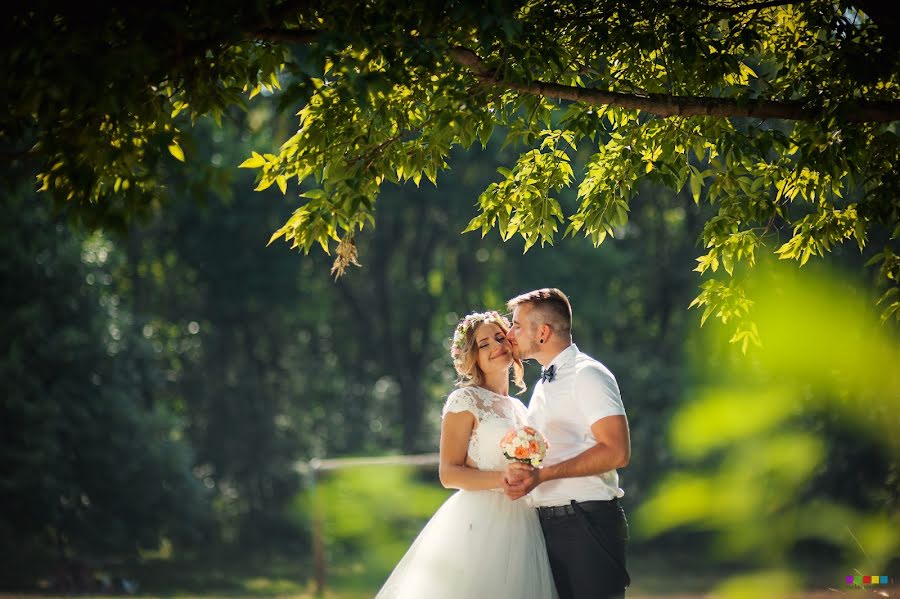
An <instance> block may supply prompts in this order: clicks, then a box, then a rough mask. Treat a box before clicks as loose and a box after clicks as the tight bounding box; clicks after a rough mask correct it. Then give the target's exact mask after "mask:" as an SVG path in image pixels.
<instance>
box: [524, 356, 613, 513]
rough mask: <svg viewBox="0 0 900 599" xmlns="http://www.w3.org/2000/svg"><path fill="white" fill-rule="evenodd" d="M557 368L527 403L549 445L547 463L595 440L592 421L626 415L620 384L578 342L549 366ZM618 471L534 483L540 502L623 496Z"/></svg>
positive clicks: (531, 421)
mask: <svg viewBox="0 0 900 599" xmlns="http://www.w3.org/2000/svg"><path fill="white" fill-rule="evenodd" d="M550 366H555V367H556V376H555V378H554V379H553V381H552V382H542V381H538V383H537V384H536V385H535V388H534V392H533V393H532V395H531V401H530V402H529V404H528V423H529V424H530V425H531V426H533V427H534V428H536V429H538V430H539V431H541V432H542V433H543V434H544V436H545V437H546V438H547V441H548V442H549V444H550V448H549V449H548V450H547V455H546V457H545V458H544V464H545V465H547V466H552V465H553V464H558V463H560V462H563V461H565V460H568V459H569V458H573V457H575V456H576V455H578V454H580V453H582V452H584V451H586V450H588V449H590V448H591V447H593V446H594V445H596V443H597V442H596V440H595V439H594V435H593V433H592V432H591V425H592V424H594V423H595V422H597V421H598V420H600V419H601V418H606V417H607V416H616V415H622V416H624V415H625V407H624V406H623V405H622V398H621V396H620V395H619V384H618V383H617V382H616V377H615V376H613V373H612V372H610V371H609V369H608V368H607V367H606V366H604V365H603V364H601V363H600V362H598V361H597V360H595V359H594V358H592V357H590V356H589V355H587V354H585V353H582V352H580V351H579V350H578V347H577V346H576V345H575V344H574V343H573V344H572V345H570V346H569V347H567V348H566V349H564V350H563V351H562V352H560V354H559V355H558V356H556V357H555V358H554V359H553V361H552V362H550V364H548V365H547V366H546V368H549V367H550ZM624 494H625V492H624V491H623V490H622V489H620V488H619V474H618V473H617V472H616V471H615V470H610V471H609V472H604V473H602V474H597V475H593V476H583V477H579V478H562V479H557V480H551V481H547V482H545V483H542V484H540V485H538V486H537V487H535V489H534V490H533V491H532V492H531V500H532V503H533V504H534V505H535V506H549V505H567V504H568V503H569V502H570V501H571V500H573V499H574V500H576V501H591V500H595V499H604V500H608V499H612V498H614V497H622V496H623V495H624Z"/></svg>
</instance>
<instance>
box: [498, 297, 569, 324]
mask: <svg viewBox="0 0 900 599" xmlns="http://www.w3.org/2000/svg"><path fill="white" fill-rule="evenodd" d="M526 304H527V305H530V306H531V307H532V308H533V309H534V310H535V311H537V312H538V313H539V314H540V315H541V317H542V318H543V321H544V322H545V323H547V324H549V325H550V327H551V328H552V329H553V330H554V331H556V332H557V333H560V334H571V333H572V304H571V303H569V298H568V297H566V294H565V293H563V292H562V291H560V290H559V289H556V288H555V287H553V288H550V287H547V288H544V289H535V290H534V291H529V292H528V293H523V294H522V295H517V296H516V297H514V298H512V299H511V300H509V301H508V302H506V307H507V309H509V311H510V312H512V311H513V310H515V309H516V308H517V307H518V306H522V305H526Z"/></svg>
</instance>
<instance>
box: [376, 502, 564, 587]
mask: <svg viewBox="0 0 900 599" xmlns="http://www.w3.org/2000/svg"><path fill="white" fill-rule="evenodd" d="M557 597H558V595H557V594H556V587H555V586H554V585H553V575H552V573H551V571H550V563H549V562H548V560H547V549H546V546H545V545H544V535H543V533H542V532H541V525H540V522H539V521H538V518H537V513H536V511H535V509H534V508H533V507H532V506H531V503H530V501H529V498H528V497H524V498H522V499H519V500H517V501H512V500H510V499H509V498H507V497H506V495H504V494H503V493H501V492H498V491H494V490H491V491H458V492H457V493H455V494H454V495H452V496H451V497H450V498H449V499H448V500H447V501H446V502H445V503H444V504H443V505H442V506H441V507H440V509H438V511H437V512H435V514H434V516H433V517H432V518H431V520H430V521H429V522H428V524H427V525H425V528H423V529H422V532H420V533H419V536H418V537H417V538H416V540H415V541H414V542H413V544H412V545H411V546H410V548H409V550H408V551H407V552H406V555H404V556H403V558H402V559H401V560H400V563H399V564H397V567H396V568H394V571H393V572H392V573H391V575H390V577H389V578H388V579H387V582H385V584H384V586H383V587H382V589H381V591H380V592H379V593H378V595H377V596H376V599H556V598H557Z"/></svg>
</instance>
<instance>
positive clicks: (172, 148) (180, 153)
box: [169, 141, 184, 162]
mask: <svg viewBox="0 0 900 599" xmlns="http://www.w3.org/2000/svg"><path fill="white" fill-rule="evenodd" d="M169 154H171V155H172V156H174V157H175V159H176V160H180V161H181V162H184V150H182V149H181V146H179V145H178V142H177V141H173V142H172V143H171V144H169Z"/></svg>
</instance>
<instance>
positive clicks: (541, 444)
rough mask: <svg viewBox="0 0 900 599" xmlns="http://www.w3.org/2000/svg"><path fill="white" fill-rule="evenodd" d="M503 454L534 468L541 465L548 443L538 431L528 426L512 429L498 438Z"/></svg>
mask: <svg viewBox="0 0 900 599" xmlns="http://www.w3.org/2000/svg"><path fill="white" fill-rule="evenodd" d="M500 447H501V449H503V455H505V456H506V459H508V460H515V461H517V462H522V463H523V464H531V465H532V466H534V467H535V468H536V467H538V466H540V465H541V461H542V460H543V459H544V456H545V455H547V448H548V447H550V444H549V443H548V442H547V439H545V438H544V435H542V434H541V433H540V432H538V431H537V430H536V429H533V428H531V427H530V426H523V427H522V428H520V429H513V430H511V431H509V432H508V433H506V435H504V436H503V439H501V440H500Z"/></svg>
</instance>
